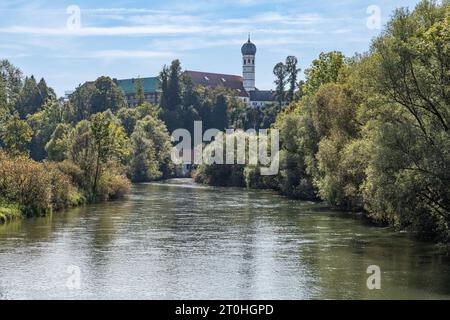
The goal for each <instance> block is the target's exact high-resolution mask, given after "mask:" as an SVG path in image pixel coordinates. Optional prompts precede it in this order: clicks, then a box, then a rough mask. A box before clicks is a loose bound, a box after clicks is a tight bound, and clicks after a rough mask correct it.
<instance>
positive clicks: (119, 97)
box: [90, 77, 126, 114]
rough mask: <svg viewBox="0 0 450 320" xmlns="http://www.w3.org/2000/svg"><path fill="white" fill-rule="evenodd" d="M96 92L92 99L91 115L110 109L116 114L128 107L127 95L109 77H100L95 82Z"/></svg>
mask: <svg viewBox="0 0 450 320" xmlns="http://www.w3.org/2000/svg"><path fill="white" fill-rule="evenodd" d="M94 87H95V90H94V91H93V93H92V96H91V98H90V104H91V114H95V113H98V112H104V111H106V110H108V109H110V110H111V111H112V112H116V111H117V110H119V109H120V108H122V107H125V106H126V100H125V95H124V93H123V91H122V90H121V89H120V88H119V87H118V86H117V84H116V83H115V82H114V81H113V80H112V79H111V78H109V77H99V78H98V79H97V80H95V82H94Z"/></svg>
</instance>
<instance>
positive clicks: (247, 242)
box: [0, 179, 450, 299]
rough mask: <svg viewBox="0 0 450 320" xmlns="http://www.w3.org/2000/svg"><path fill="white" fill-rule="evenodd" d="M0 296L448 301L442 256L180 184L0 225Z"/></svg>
mask: <svg viewBox="0 0 450 320" xmlns="http://www.w3.org/2000/svg"><path fill="white" fill-rule="evenodd" d="M73 265H74V266H78V267H79V268H80V270H81V288H80V290H76V289H75V290H70V289H68V288H67V286H66V283H67V279H68V278H69V277H70V274H69V273H67V268H68V267H69V266H73ZM369 265H378V266H380V268H381V271H382V284H381V285H382V289H381V290H375V291H370V290H368V289H367V287H366V280H367V277H368V276H369V275H368V274H366V269H367V267H368V266H369ZM0 298H3V299H15V298H32V299H36V298H47V299H53V298H68V299H72V298H87V299H97V298H100V299H108V298H112V299H135V298H143V299H322V298H325V299H379V298H400V299H407V298H444V299H448V298H450V259H449V257H448V256H447V255H445V254H442V253H440V252H439V251H438V249H437V248H436V247H435V246H433V245H431V244H424V243H420V242H417V241H415V240H413V239H412V238H411V237H410V236H408V235H405V234H394V233H392V232H391V231H390V230H388V229H382V228H375V227H370V226H367V225H365V224H364V223H362V222H360V221H356V220H354V219H349V218H343V217H341V215H339V214H336V213H333V212H329V211H327V210H326V209H325V208H324V207H323V206H321V205H317V204H311V203H306V202H299V201H291V200H288V199H285V198H283V197H280V196H278V195H276V194H274V193H271V192H268V191H248V190H242V189H225V188H212V187H205V186H200V185H194V184H192V182H191V180H189V179H176V180H170V181H167V182H163V183H153V184H143V185H136V186H134V187H133V191H132V193H131V195H130V196H129V197H128V198H127V199H126V201H121V202H111V203H104V204H98V205H91V206H86V207H82V208H77V209H73V210H69V211H67V212H64V213H56V214H54V215H53V216H52V217H45V218H35V219H29V220H22V221H17V222H13V223H9V224H7V225H4V226H0Z"/></svg>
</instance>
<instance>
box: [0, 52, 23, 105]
mask: <svg viewBox="0 0 450 320" xmlns="http://www.w3.org/2000/svg"><path fill="white" fill-rule="evenodd" d="M0 79H1V80H0V88H1V89H0V107H1V106H3V107H4V108H5V107H8V108H10V107H11V106H14V105H15V104H16V102H17V100H18V98H19V95H20V91H21V88H22V71H21V70H20V69H18V68H16V67H14V66H13V65H12V64H11V63H10V62H9V61H8V60H0Z"/></svg>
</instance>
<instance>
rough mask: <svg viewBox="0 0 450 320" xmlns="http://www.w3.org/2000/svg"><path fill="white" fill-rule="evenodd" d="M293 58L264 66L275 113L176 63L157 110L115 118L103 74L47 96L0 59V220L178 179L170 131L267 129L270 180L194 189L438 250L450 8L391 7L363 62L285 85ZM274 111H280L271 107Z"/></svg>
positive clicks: (448, 143)
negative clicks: (272, 203)
mask: <svg viewBox="0 0 450 320" xmlns="http://www.w3.org/2000/svg"><path fill="white" fill-rule="evenodd" d="M297 63H298V61H297V59H296V58H295V57H293V56H290V57H288V58H287V59H286V61H285V63H281V62H280V63H278V64H277V65H276V66H275V67H274V76H275V91H274V94H275V98H276V102H275V103H273V104H272V105H268V106H266V107H264V108H251V107H247V106H246V105H245V104H244V103H243V102H242V101H240V100H238V99H236V98H233V93H231V92H227V91H226V90H225V89H224V88H212V89H211V88H203V87H199V86H195V85H194V83H193V82H192V80H191V79H189V78H188V77H186V76H185V73H183V72H182V69H181V64H180V62H179V61H178V60H175V61H173V62H172V63H171V65H170V66H168V67H164V68H163V69H162V71H161V73H160V80H161V90H162V94H161V98H160V103H159V105H158V106H152V105H149V104H148V103H146V102H144V101H145V99H144V93H143V90H142V87H140V85H139V81H137V82H136V86H137V87H136V92H137V95H138V99H139V100H140V102H141V103H140V105H139V106H138V107H135V108H128V107H127V105H126V100H125V96H124V93H123V92H122V91H121V90H120V88H119V87H118V86H117V85H116V84H115V82H114V81H113V80H112V79H111V78H109V77H100V78H98V79H97V80H95V81H93V82H86V83H84V84H83V85H80V86H79V87H78V88H76V90H75V92H74V93H73V94H71V95H70V98H69V99H68V100H64V99H58V98H57V97H56V95H55V92H54V91H53V90H52V89H51V88H49V87H48V86H47V84H46V82H45V80H44V79H41V80H40V81H39V82H37V81H36V79H35V78H34V77H33V76H31V77H25V78H24V77H23V74H22V71H21V70H19V69H18V68H16V67H15V66H13V65H11V64H10V63H9V62H8V61H7V60H1V61H0V221H6V220H9V219H12V218H14V217H19V216H23V215H42V214H46V213H48V212H51V211H52V210H57V209H62V208H65V207H69V206H75V205H79V204H83V203H88V202H94V201H103V200H108V199H116V198H120V197H122V196H123V195H124V194H126V193H127V192H128V190H129V188H130V183H131V182H145V181H152V180H158V179H166V178H170V177H174V176H177V174H178V170H179V168H178V167H177V166H176V165H174V164H173V163H172V162H171V158H170V153H171V149H172V143H171V140H170V132H172V131H173V130H175V129H177V128H186V129H188V130H190V131H191V132H192V131H193V124H194V121H195V120H202V121H203V128H205V129H207V128H217V129H219V130H223V129H226V128H234V129H238V128H240V129H244V130H245V129H249V128H253V129H258V128H272V129H278V130H279V131H280V147H281V151H280V171H279V174H278V175H276V176H261V175H260V173H259V168H258V167H256V166H248V165H247V166H246V165H200V166H199V167H198V168H197V170H196V172H194V178H195V180H196V181H197V182H202V183H207V184H213V185H221V186H240V187H249V188H266V189H274V190H277V191H279V192H280V193H281V194H283V195H286V196H288V197H291V198H295V199H302V200H324V201H326V202H328V203H329V204H330V205H331V206H334V207H337V208H340V209H344V210H347V211H355V212H363V213H364V214H365V215H366V216H367V217H369V218H370V219H372V220H374V221H377V222H379V223H383V224H387V225H391V226H394V227H395V228H398V229H409V230H413V231H416V232H419V233H420V235H422V236H426V237H428V238H431V239H433V240H435V241H441V242H449V241H450V129H449V128H450V4H449V2H448V1H444V2H443V4H437V2H433V1H422V2H421V3H420V4H419V5H418V6H417V7H416V9H415V10H414V11H408V10H407V9H399V10H397V11H396V12H395V13H394V14H393V17H392V18H391V20H390V21H389V23H388V24H387V26H386V27H385V30H384V31H383V32H382V34H381V35H380V36H379V37H378V38H376V39H374V40H373V42H372V45H371V47H370V50H369V51H368V52H367V53H365V54H359V55H355V56H353V57H346V56H344V55H343V54H342V53H340V52H328V53H322V54H320V56H319V57H318V58H317V59H316V60H314V61H313V62H312V64H311V66H310V67H309V68H307V69H306V70H305V71H304V74H305V80H304V81H298V79H297V74H298V72H299V71H300V70H299V69H298V68H297ZM283 102H288V103H289V105H288V106H286V107H284V104H283Z"/></svg>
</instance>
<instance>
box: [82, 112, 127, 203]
mask: <svg viewBox="0 0 450 320" xmlns="http://www.w3.org/2000/svg"><path fill="white" fill-rule="evenodd" d="M90 130H91V134H92V144H93V146H94V148H95V164H94V177H93V184H92V194H93V195H94V196H95V195H96V192H97V184H98V179H99V177H100V174H101V170H102V166H103V165H104V164H106V163H107V161H109V160H112V158H117V159H121V158H124V157H125V156H126V155H127V153H128V152H129V149H128V143H129V141H128V138H127V136H126V133H125V131H124V130H123V127H122V126H121V125H120V124H118V123H117V120H116V118H115V117H114V115H113V114H112V113H111V111H106V112H103V113H96V114H94V115H93V116H92V117H91V120H90Z"/></svg>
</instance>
